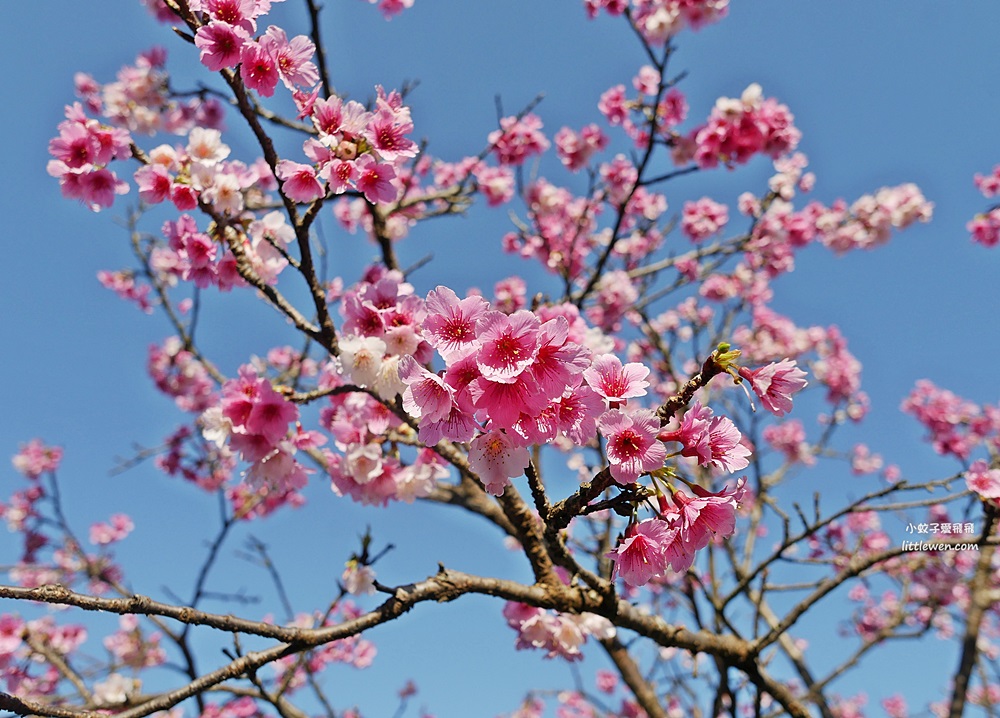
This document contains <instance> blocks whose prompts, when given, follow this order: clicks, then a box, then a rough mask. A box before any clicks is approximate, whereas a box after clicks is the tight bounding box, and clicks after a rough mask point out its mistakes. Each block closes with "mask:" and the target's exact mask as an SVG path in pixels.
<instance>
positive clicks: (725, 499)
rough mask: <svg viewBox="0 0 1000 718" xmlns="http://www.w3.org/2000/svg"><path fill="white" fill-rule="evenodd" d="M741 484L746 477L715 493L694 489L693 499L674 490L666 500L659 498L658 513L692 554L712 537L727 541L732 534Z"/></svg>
mask: <svg viewBox="0 0 1000 718" xmlns="http://www.w3.org/2000/svg"><path fill="white" fill-rule="evenodd" d="M745 483H746V477H741V478H740V479H739V481H737V482H736V486H735V487H733V488H729V487H726V488H724V489H723V490H722V491H719V492H718V493H712V492H710V491H708V490H707V489H703V488H702V487H700V486H694V487H692V490H693V491H694V493H695V495H694V496H688V495H687V494H685V493H684V492H683V491H674V492H673V493H672V494H671V495H670V497H669V498H667V497H661V499H660V511H661V512H662V513H663V514H664V516H666V517H667V518H668V519H669V520H670V521H671V524H672V525H673V526H675V527H676V528H677V529H678V530H679V531H680V536H681V539H682V540H683V541H684V544H685V545H686V546H688V547H689V549H690V550H691V551H692V552H693V551H697V550H699V549H703V548H705V547H706V546H707V545H708V544H709V542H710V541H711V540H712V539H713V538H714V537H716V536H718V537H720V538H729V537H730V536H732V535H733V532H735V531H736V509H737V508H738V507H739V502H740V500H741V499H742V498H743V493H744V488H743V486H744V484H745Z"/></svg>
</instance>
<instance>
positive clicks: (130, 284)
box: [97, 270, 153, 314]
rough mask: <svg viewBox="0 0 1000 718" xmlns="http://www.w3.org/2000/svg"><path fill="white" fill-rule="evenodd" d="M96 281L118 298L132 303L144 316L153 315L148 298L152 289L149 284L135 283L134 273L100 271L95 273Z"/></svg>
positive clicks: (151, 305)
mask: <svg viewBox="0 0 1000 718" xmlns="http://www.w3.org/2000/svg"><path fill="white" fill-rule="evenodd" d="M97 281H99V282H100V283H101V286H103V287H104V288H105V289H110V290H111V291H113V292H114V293H115V294H117V295H118V296H119V297H120V298H122V299H124V300H126V301H130V302H133V303H134V304H135V305H136V306H138V307H139V309H141V310H142V311H143V312H145V313H146V314H152V313H153V303H152V302H151V301H150V298H149V293H150V292H151V291H153V287H152V285H150V284H146V283H137V282H136V281H135V273H134V272H130V271H120V272H109V271H107V270H102V271H100V272H98V273H97Z"/></svg>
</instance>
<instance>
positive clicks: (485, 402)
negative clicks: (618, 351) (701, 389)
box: [400, 287, 662, 494]
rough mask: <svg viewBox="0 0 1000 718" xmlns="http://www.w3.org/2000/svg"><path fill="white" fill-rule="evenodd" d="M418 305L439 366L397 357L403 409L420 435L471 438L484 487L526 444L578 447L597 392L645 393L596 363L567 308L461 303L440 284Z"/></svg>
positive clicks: (595, 411)
mask: <svg viewBox="0 0 1000 718" xmlns="http://www.w3.org/2000/svg"><path fill="white" fill-rule="evenodd" d="M426 312H427V314H426V318H425V320H424V323H423V327H424V337H425V338H426V340H427V341H428V342H429V343H430V344H431V346H433V347H434V348H435V349H437V351H438V353H439V354H440V355H441V356H442V357H443V358H444V360H445V363H446V369H445V371H444V372H443V374H434V373H432V372H430V371H428V370H427V369H426V368H424V367H423V366H422V365H421V364H420V363H419V362H418V361H416V360H413V359H409V358H404V359H403V360H402V361H401V362H400V378H401V379H402V381H403V383H404V384H406V390H405V391H404V393H403V406H404V408H405V409H406V410H407V412H409V413H410V414H411V415H412V416H414V417H416V418H418V419H419V434H420V440H421V441H422V442H424V443H427V444H434V443H436V442H437V441H438V440H440V439H441V438H447V439H450V440H452V441H460V442H467V441H471V442H472V445H471V450H470V464H471V466H472V468H473V469H474V470H475V471H476V472H477V473H479V475H480V476H481V478H482V479H483V482H484V484H486V486H487V489H488V490H489V491H490V492H492V493H495V494H500V493H502V492H503V489H504V486H506V484H507V483H508V480H509V479H510V478H511V477H513V476H517V475H519V474H520V473H521V472H522V471H523V470H524V468H525V467H526V466H527V463H528V462H527V457H528V455H527V451H526V449H525V447H527V446H529V445H531V444H543V443H548V442H550V441H553V440H555V439H556V438H557V437H559V436H561V437H565V438H567V439H569V440H570V441H571V442H572V443H574V444H577V445H583V444H585V443H586V442H587V441H589V440H590V439H591V437H592V436H593V434H594V431H595V428H596V423H597V419H598V416H599V415H600V414H602V413H603V410H604V409H605V408H606V404H605V399H607V400H608V401H617V402H623V401H624V400H625V399H626V398H628V397H633V396H639V395H642V394H644V393H645V390H644V389H643V388H642V387H641V386H640V385H639V384H640V380H639V379H636V380H633V376H632V375H629V376H622V374H621V372H622V366H621V363H620V362H618V360H617V359H616V358H613V357H597V358H596V359H597V361H595V357H593V355H592V352H591V351H590V350H589V349H587V348H586V347H585V346H584V342H586V336H585V334H584V330H585V326H586V325H585V324H584V323H583V322H582V320H580V319H579V316H578V314H576V313H575V310H570V309H569V308H565V307H564V308H544V309H540V310H539V311H538V313H533V312H529V311H526V310H519V311H517V312H514V313H513V314H510V315H507V314H504V313H502V312H499V311H496V310H493V309H491V308H490V305H489V303H488V302H486V300H484V299H482V298H481V297H478V296H470V297H467V298H465V299H461V300H460V299H459V298H458V296H457V295H456V294H455V293H454V292H453V291H452V290H450V289H448V288H446V287H438V288H437V289H435V290H433V291H432V292H430V293H429V294H428V296H427V301H426ZM571 320H572V322H571ZM587 369H592V371H591V372H589V373H586V372H585V370H587ZM646 373H648V370H646ZM602 394H603V396H602ZM647 448H648V447H647ZM661 448H662V447H661Z"/></svg>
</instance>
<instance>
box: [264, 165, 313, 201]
mask: <svg viewBox="0 0 1000 718" xmlns="http://www.w3.org/2000/svg"><path fill="white" fill-rule="evenodd" d="M275 174H277V175H278V178H279V179H281V180H282V181H283V184H282V185H281V189H282V191H283V192H284V193H285V196H287V197H288V199H290V200H294V201H295V202H312V201H313V200H316V199H319V198H320V197H322V196H323V195H324V194H326V188H325V187H324V186H323V183H322V182H320V181H319V180H318V179H316V170H315V169H313V168H312V167H311V166H309V165H304V164H300V163H298V162H292V161H291V160H281V162H279V163H278V164H277V166H276V167H275Z"/></svg>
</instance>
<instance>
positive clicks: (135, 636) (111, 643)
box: [104, 614, 167, 670]
mask: <svg viewBox="0 0 1000 718" xmlns="http://www.w3.org/2000/svg"><path fill="white" fill-rule="evenodd" d="M161 638H162V635H161V634H160V633H159V632H153V633H150V634H148V635H143V633H142V631H141V630H140V628H139V618H138V616H134V615H131V614H128V615H125V616H122V617H121V618H119V619H118V630H117V631H116V632H115V633H112V634H110V635H109V636H107V637H106V638H105V639H104V647H105V648H107V649H108V650H109V651H110V652H111V655H112V656H114V658H115V661H116V662H117V664H118V665H120V666H127V667H128V668H132V669H133V670H139V669H141V668H151V667H153V666H160V665H163V664H164V663H165V662H166V660H167V654H166V651H164V650H163V647H162V646H161V645H160V639H161Z"/></svg>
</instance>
